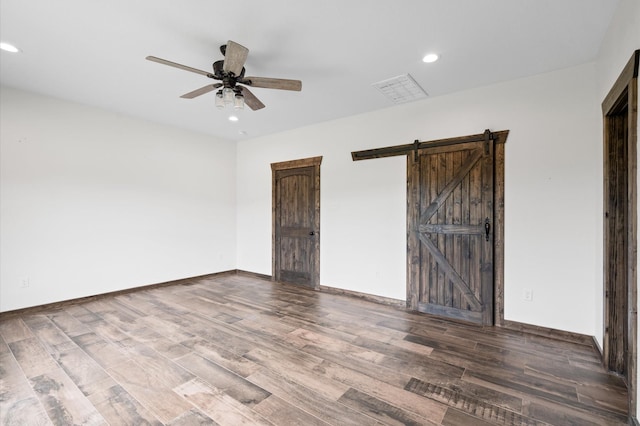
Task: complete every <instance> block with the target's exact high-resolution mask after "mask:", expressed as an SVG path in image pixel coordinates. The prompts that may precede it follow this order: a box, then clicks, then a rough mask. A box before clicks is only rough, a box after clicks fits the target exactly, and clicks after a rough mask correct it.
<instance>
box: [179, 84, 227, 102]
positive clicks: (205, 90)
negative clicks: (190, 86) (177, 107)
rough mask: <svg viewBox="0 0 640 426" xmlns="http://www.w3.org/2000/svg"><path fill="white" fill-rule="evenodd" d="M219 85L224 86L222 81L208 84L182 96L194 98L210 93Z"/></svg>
mask: <svg viewBox="0 0 640 426" xmlns="http://www.w3.org/2000/svg"><path fill="white" fill-rule="evenodd" d="M218 87H222V83H216V84H207V85H206V86H204V87H201V88H199V89H196V90H194V91H193V92H189V93H185V94H184V95H182V96H180V97H181V98H184V99H193V98H195V97H196V96H200V95H204V94H205V93H209V92H211V91H213V90H216V89H217V88H218Z"/></svg>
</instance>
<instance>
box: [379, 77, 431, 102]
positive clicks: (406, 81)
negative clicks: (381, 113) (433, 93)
mask: <svg viewBox="0 0 640 426" xmlns="http://www.w3.org/2000/svg"><path fill="white" fill-rule="evenodd" d="M372 86H373V87H375V88H376V89H378V90H379V91H380V93H382V94H383V95H384V96H386V97H387V99H389V100H390V101H391V102H393V103H394V104H403V103H405V102H412V101H417V100H419V99H424V98H426V97H427V96H428V95H427V92H425V91H424V89H423V88H422V87H420V86H419V85H418V83H416V81H415V80H414V79H413V77H411V75H409V74H404V75H399V76H397V77H393V78H390V79H388V80H383V81H379V82H377V83H373V84H372Z"/></svg>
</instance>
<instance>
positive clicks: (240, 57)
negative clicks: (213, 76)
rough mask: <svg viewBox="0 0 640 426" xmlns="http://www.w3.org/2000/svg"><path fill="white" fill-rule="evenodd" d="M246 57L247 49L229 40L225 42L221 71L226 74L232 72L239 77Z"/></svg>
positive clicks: (247, 54)
mask: <svg viewBox="0 0 640 426" xmlns="http://www.w3.org/2000/svg"><path fill="white" fill-rule="evenodd" d="M247 56H249V49H247V48H246V47H244V46H243V45H241V44H238V43H236V42H235V41H231V40H229V41H228V42H227V49H226V52H225V55H224V65H223V67H222V69H223V70H224V71H226V72H232V73H234V74H235V75H236V76H238V75H240V73H241V72H242V67H244V63H245V61H246V60H247Z"/></svg>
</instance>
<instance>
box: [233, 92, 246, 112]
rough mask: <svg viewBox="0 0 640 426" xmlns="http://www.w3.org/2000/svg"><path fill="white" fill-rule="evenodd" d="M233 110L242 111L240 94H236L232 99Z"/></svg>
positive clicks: (242, 102)
mask: <svg viewBox="0 0 640 426" xmlns="http://www.w3.org/2000/svg"><path fill="white" fill-rule="evenodd" d="M233 109H235V110H242V109H244V96H242V95H241V94H240V93H236V95H235V97H234V98H233Z"/></svg>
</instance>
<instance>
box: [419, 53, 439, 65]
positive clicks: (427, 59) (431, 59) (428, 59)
mask: <svg viewBox="0 0 640 426" xmlns="http://www.w3.org/2000/svg"><path fill="white" fill-rule="evenodd" d="M437 60H438V55H436V54H435V53H429V54H428V55H426V56H425V57H424V58H422V62H426V63H427V64H430V63H431V62H435V61H437Z"/></svg>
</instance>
